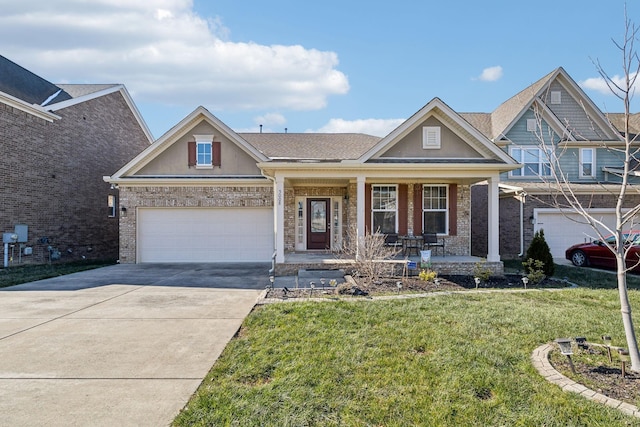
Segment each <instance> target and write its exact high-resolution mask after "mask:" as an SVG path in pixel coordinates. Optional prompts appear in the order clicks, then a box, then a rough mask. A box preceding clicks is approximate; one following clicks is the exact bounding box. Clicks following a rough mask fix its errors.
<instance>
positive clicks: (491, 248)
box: [487, 176, 500, 262]
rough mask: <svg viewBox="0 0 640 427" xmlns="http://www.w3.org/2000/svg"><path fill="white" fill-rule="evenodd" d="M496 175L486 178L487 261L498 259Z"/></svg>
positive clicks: (498, 223) (498, 230) (497, 194)
mask: <svg viewBox="0 0 640 427" xmlns="http://www.w3.org/2000/svg"><path fill="white" fill-rule="evenodd" d="M499 180H500V179H499V177H498V176H493V177H491V178H489V179H488V180H487V182H488V184H489V185H488V190H489V191H488V196H487V198H488V203H487V205H488V212H487V213H488V215H487V225H488V242H487V243H488V248H487V249H488V253H487V261H488V262H498V261H500V212H499V206H500V205H499V193H498V182H499Z"/></svg>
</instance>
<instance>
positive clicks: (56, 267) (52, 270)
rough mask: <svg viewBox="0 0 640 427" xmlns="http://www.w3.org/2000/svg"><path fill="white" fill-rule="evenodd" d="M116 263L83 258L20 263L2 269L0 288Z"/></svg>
mask: <svg viewBox="0 0 640 427" xmlns="http://www.w3.org/2000/svg"><path fill="white" fill-rule="evenodd" d="M113 264H115V261H114V260H82V261H73V262H67V263H59V264H51V265H49V264H42V265H29V264H26V265H20V266H15V267H14V266H11V267H8V268H2V269H0V288H6V287H7V286H14V285H19V284H21V283H28V282H34V281H36V280H42V279H48V278H50V277H57V276H63V275H65V274H71V273H77V272H78V271H84V270H91V269H93V268H99V267H106V266H107V265H113Z"/></svg>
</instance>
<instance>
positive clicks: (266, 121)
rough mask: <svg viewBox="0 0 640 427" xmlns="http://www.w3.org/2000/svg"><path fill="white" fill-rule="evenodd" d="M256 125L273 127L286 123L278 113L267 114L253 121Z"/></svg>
mask: <svg viewBox="0 0 640 427" xmlns="http://www.w3.org/2000/svg"><path fill="white" fill-rule="evenodd" d="M253 122H254V123H255V124H257V125H264V126H273V125H283V124H285V123H287V119H286V118H285V117H284V116H283V115H282V114H280V113H267V114H263V115H262V116H258V117H256V118H254V119H253Z"/></svg>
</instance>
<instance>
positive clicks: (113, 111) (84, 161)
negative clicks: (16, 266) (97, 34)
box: [0, 92, 149, 263]
mask: <svg viewBox="0 0 640 427" xmlns="http://www.w3.org/2000/svg"><path fill="white" fill-rule="evenodd" d="M55 114H56V115H58V116H60V117H61V119H59V120H54V121H53V122H47V121H45V120H42V119H39V118H36V117H34V116H32V115H30V114H27V113H25V112H24V111H21V110H18V109H15V108H12V107H10V106H8V105H5V104H0V136H1V141H2V143H1V144H0V176H2V178H1V179H0V182H2V186H1V187H0V195H1V198H0V199H1V200H2V204H1V205H0V213H1V214H0V231H2V232H10V231H13V229H14V226H15V225H16V224H26V225H27V226H28V227H29V233H28V242H27V244H26V246H28V247H31V248H33V254H32V255H28V256H22V262H26V263H44V262H48V260H49V251H48V246H51V247H53V248H56V249H57V250H59V251H60V253H61V260H62V261H70V260H74V259H79V258H82V257H86V258H93V259H116V258H117V254H118V219H117V217H116V218H109V217H108V215H107V195H108V194H117V191H114V190H110V188H109V185H108V184H106V183H105V182H104V181H103V180H102V177H103V176H105V175H110V174H112V173H113V172H114V171H116V170H118V169H119V168H120V167H122V166H123V165H124V164H125V163H126V162H128V161H129V160H131V159H132V158H133V157H134V156H135V155H137V154H138V153H139V152H140V151H142V150H143V149H144V148H146V147H147V146H148V145H149V141H148V139H147V137H146V136H145V134H144V132H143V130H142V129H141V128H140V125H139V123H138V122H137V121H136V119H135V116H134V115H133V113H132V112H131V110H130V109H129V107H128V106H127V104H126V102H125V100H124V98H123V97H122V95H121V94H120V92H115V93H112V94H109V95H106V96H102V97H98V98H96V99H93V100H89V101H86V102H82V103H80V104H76V105H73V106H70V107H68V108H64V109H61V110H58V111H56V112H55ZM45 237H46V238H48V243H46V241H45V239H43V238H45ZM41 242H45V243H41ZM19 249H20V248H19V245H16V247H15V248H14V251H15V252H14V257H15V259H14V263H17V261H18V254H19ZM1 251H2V249H0V252H1ZM10 254H11V253H10Z"/></svg>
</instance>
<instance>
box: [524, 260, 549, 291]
mask: <svg viewBox="0 0 640 427" xmlns="http://www.w3.org/2000/svg"><path fill="white" fill-rule="evenodd" d="M522 266H523V267H524V270H525V271H528V272H529V274H527V278H528V279H529V281H530V282H531V284H533V285H537V284H538V283H540V282H542V281H543V280H544V279H545V278H546V277H547V276H546V275H545V274H544V263H543V262H542V261H540V260H539V259H533V258H529V259H527V260H526V261H525V262H523V263H522Z"/></svg>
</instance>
